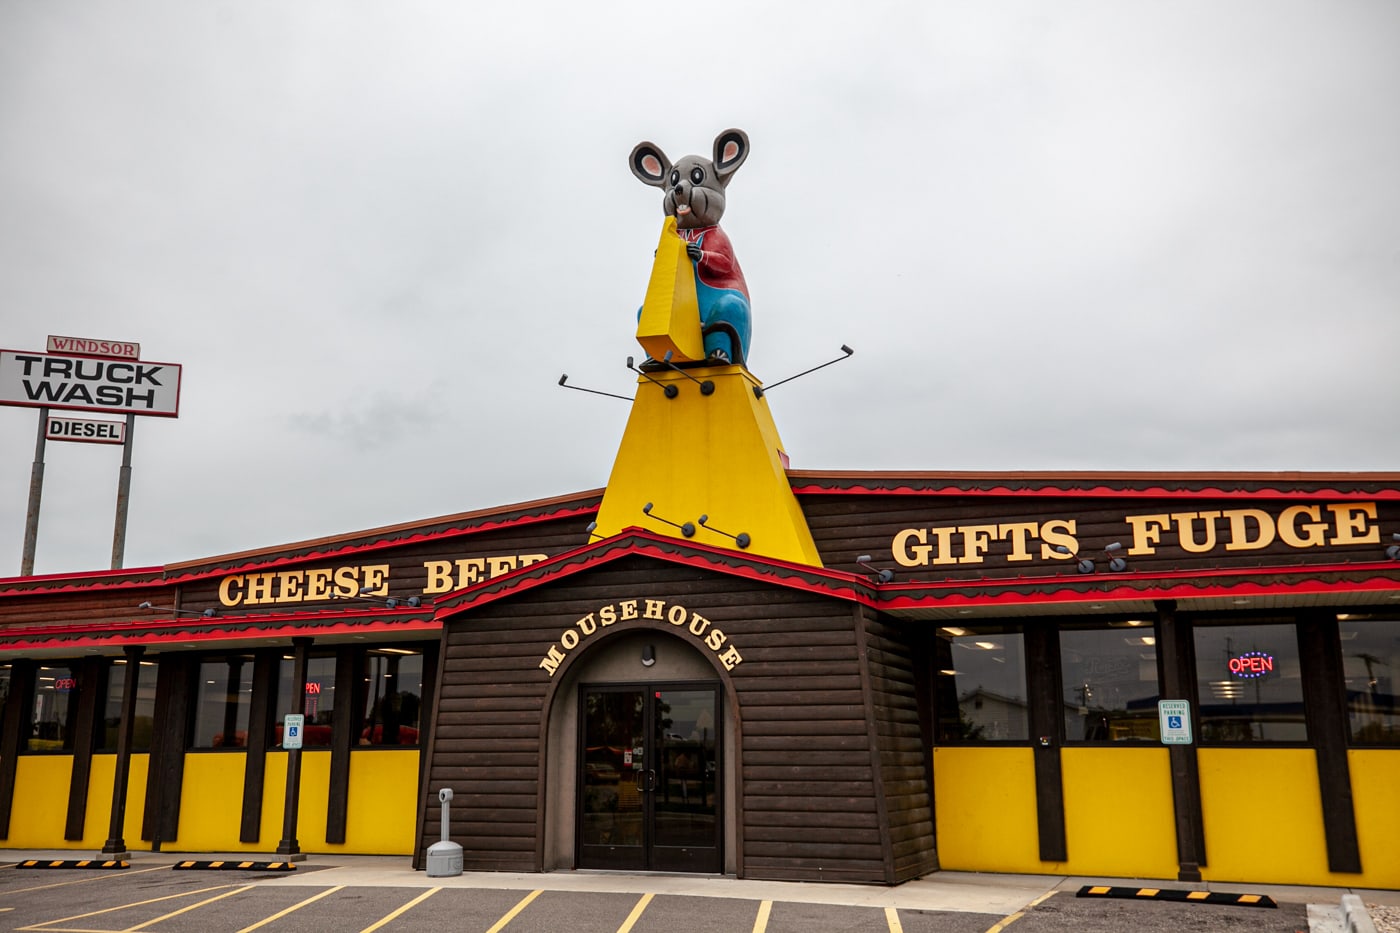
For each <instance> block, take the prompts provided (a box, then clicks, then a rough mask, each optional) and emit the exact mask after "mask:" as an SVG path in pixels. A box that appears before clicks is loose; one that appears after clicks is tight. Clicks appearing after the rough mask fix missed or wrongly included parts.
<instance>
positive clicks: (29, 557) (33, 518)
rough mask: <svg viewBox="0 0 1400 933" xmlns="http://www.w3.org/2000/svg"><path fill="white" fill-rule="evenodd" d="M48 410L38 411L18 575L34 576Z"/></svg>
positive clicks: (46, 408) (42, 492)
mask: <svg viewBox="0 0 1400 933" xmlns="http://www.w3.org/2000/svg"><path fill="white" fill-rule="evenodd" d="M48 423H49V409H48V406H47V405H46V406H44V407H42V408H40V409H39V439H38V440H37V441H35V442H34V466H33V467H32V468H31V469H30V471H29V511H28V512H27V513H25V516H24V553H23V554H22V555H21V556H20V561H19V575H20V576H21V577H30V576H33V575H34V551H35V550H36V549H37V548H38V544H39V503H40V500H42V499H43V497H44V442H45V441H46V440H47V438H48V434H47V428H48Z"/></svg>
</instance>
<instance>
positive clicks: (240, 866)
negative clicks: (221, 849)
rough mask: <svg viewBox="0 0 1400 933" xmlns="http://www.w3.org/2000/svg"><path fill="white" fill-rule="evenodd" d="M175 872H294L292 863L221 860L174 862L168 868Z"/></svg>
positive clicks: (295, 868)
mask: <svg viewBox="0 0 1400 933" xmlns="http://www.w3.org/2000/svg"><path fill="white" fill-rule="evenodd" d="M170 867H171V868H173V869H174V870H175V871H210V870H212V871H296V870H297V867H296V864H295V863H293V862H252V861H249V862H240V861H237V860H235V859H221V860H219V861H217V862H209V861H194V860H191V861H188V862H176V863H175V864H174V865H172V866H170Z"/></svg>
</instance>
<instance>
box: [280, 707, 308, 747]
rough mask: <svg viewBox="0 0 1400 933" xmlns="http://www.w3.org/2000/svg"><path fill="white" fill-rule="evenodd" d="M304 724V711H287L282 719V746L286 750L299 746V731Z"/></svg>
mask: <svg viewBox="0 0 1400 933" xmlns="http://www.w3.org/2000/svg"><path fill="white" fill-rule="evenodd" d="M305 725H306V715H305V714H304V713H288V714H287V716H286V718H285V719H284V720H282V747H283V748H285V749H287V750H288V751H291V750H292V749H294V748H301V731H302V728H303V727H305Z"/></svg>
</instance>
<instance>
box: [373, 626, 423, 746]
mask: <svg viewBox="0 0 1400 933" xmlns="http://www.w3.org/2000/svg"><path fill="white" fill-rule="evenodd" d="M422 696H423V656H422V655H421V654H418V653H417V652H408V651H406V650H404V649H396V648H384V649H379V650H371V651H369V652H368V653H367V654H366V658H365V713H364V720H363V722H364V726H363V728H362V729H361V732H360V738H359V743H360V744H361V745H417V744H418V743H419V739H418V734H419V732H418V730H419V729H420V728H421V725H420V721H419V717H420V714H421V710H422Z"/></svg>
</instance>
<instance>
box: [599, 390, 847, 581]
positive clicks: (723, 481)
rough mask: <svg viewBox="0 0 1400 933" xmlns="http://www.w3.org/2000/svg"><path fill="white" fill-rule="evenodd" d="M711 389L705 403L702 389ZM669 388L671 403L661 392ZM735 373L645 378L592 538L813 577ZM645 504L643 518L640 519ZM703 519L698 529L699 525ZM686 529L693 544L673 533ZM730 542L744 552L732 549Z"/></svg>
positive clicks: (807, 541)
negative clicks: (698, 551)
mask: <svg viewBox="0 0 1400 933" xmlns="http://www.w3.org/2000/svg"><path fill="white" fill-rule="evenodd" d="M705 382H709V383H711V384H712V386H713V391H712V392H711V393H710V394H708V395H707V394H705V393H704V392H703V390H702V385H701V384H702V383H705ZM673 386H674V387H675V389H676V392H675V394H674V396H668V395H667V390H668V389H669V388H670V387H673ZM759 386H760V383H759V382H758V380H756V379H755V378H754V377H753V376H752V375H750V374H749V372H748V370H747V369H745V368H744V367H743V366H738V365H724V366H705V367H695V368H690V369H687V370H685V372H684V374H682V373H680V372H677V371H675V370H661V371H659V372H655V373H647V374H646V375H644V376H642V377H641V378H639V379H638V381H637V397H636V400H635V401H633V403H632V414H631V417H629V418H628V420H627V430H626V432H625V433H624V434H623V437H622V445H621V447H620V448H619V450H618V452H617V459H616V461H614V463H613V469H612V475H611V477H610V478H609V479H608V488H607V490H606V492H604V494H603V503H602V506H601V507H600V508H599V510H598V527H597V529H596V532H597V534H599V535H601V536H604V537H607V536H609V535H614V534H617V533H618V532H620V531H622V530H623V529H625V528H628V527H630V526H633V525H635V526H638V527H641V528H645V529H646V530H648V531H653V532H657V533H659V534H666V535H671V536H673V537H677V538H686V539H688V540H691V541H694V542H696V543H699V544H706V545H710V546H713V547H727V548H731V549H733V550H736V551H740V552H742V553H747V554H754V555H761V556H763V557H770V558H776V559H779V560H786V561H791V562H793V563H798V564H805V565H807V566H813V567H820V566H821V557H820V555H819V554H818V553H817V547H816V544H815V543H813V541H812V533H811V531H809V530H808V528H807V520H806V518H804V517H803V514H802V509H801V508H800V507H799V506H798V504H797V497H796V496H794V495H793V494H792V486H791V484H790V483H789V482H788V478H787V473H786V471H785V468H784V462H783V461H784V453H783V442H782V440H781V438H779V437H778V429H777V426H776V425H774V423H773V416H772V414H771V413H770V412H769V409H768V401H767V399H765V398H762V397H760V396H759V394H758V393H756V392H755V391H754V390H755V388H758V387H759ZM648 503H650V504H651V511H650V514H648V513H647V512H645V511H644V509H645V507H646V506H647V504H648ZM702 515H704V516H707V517H708V527H707V525H702V524H701V523H700V522H699V518H700V516H702ZM686 525H689V526H690V527H691V528H692V529H693V535H687V534H686V533H685V531H683V530H682V528H681V527H676V526H686ZM736 538H739V539H741V540H743V541H744V543H745V544H746V545H747V546H745V547H741V546H740V542H739V541H736V540H735V539H736Z"/></svg>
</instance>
